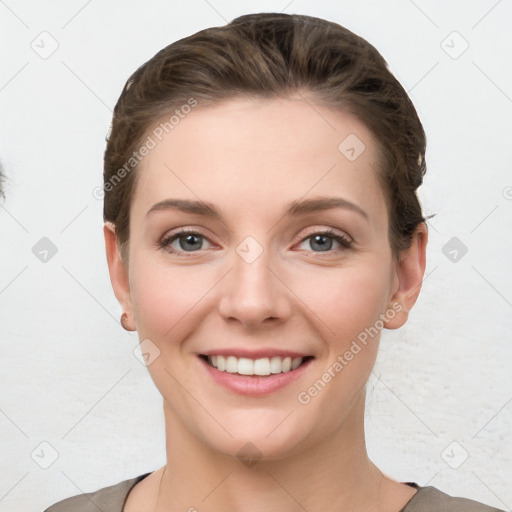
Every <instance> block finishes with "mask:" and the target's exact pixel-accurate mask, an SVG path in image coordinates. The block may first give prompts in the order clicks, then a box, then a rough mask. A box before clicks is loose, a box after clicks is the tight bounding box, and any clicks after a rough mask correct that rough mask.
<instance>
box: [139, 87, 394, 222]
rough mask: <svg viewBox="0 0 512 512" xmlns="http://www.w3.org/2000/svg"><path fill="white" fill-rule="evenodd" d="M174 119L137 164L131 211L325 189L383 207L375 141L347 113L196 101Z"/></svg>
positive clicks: (265, 203)
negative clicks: (174, 200)
mask: <svg viewBox="0 0 512 512" xmlns="http://www.w3.org/2000/svg"><path fill="white" fill-rule="evenodd" d="M177 119H178V118H176V119H174V123H173V124H169V123H168V124H167V125H165V124H160V123H157V124H155V127H152V129H150V130H149V131H148V134H147V136H148V137H150V138H151V139H152V140H153V142H154V148H153V149H151V151H150V152H149V154H148V155H147V156H146V157H145V158H144V159H143V161H142V162H141V164H140V166H139V170H138V172H139V173H140V175H139V178H138V183H137V190H136V192H135V197H134V199H133V201H132V209H133V210H139V209H142V208H145V209H146V210H147V209H148V208H149V207H151V205H152V204H154V203H155V202H157V201H161V200H163V199H166V198H168V197H182V198H190V199H202V200H204V201H208V202H212V203H216V204H219V205H220V206H221V207H224V206H225V205H226V206H227V205H229V204H233V199H238V200H239V201H240V200H243V198H244V197H245V199H247V202H246V205H247V208H249V206H252V207H254V208H255V209H256V210H258V211H261V210H262V209H265V210H266V209H269V208H271V207H272V205H274V204H275V205H278V204H282V203H283V202H289V201H293V200H296V199H298V198H300V197H303V196H305V195H326V193H329V194H331V195H341V196H343V197H345V198H346V199H348V200H351V201H353V202H356V203H358V204H360V205H361V206H363V207H365V209H368V210H370V212H369V213H372V211H373V213H374V214H375V215H379V214H382V213H383V210H382V209H384V210H385V202H384V195H383V192H382V190H381V187H380V181H379V180H378V176H377V172H378V171H377V170H378V166H379V155H378V147H377V144H376V141H375V139H374V137H373V136H372V134H371V133H370V131H369V130H368V129H367V128H366V126H365V125H364V124H363V123H362V122H361V121H359V120H358V119H357V118H355V117H354V116H351V115H349V114H347V113H345V112H342V111H334V110H332V109H330V108H327V107H321V106H318V105H316V104H315V103H313V101H312V100H308V99H306V98H304V97H302V96H296V97H293V98H286V99H234V100H229V101H225V102H223V103H220V104H217V105H215V106H210V107H201V106H200V105H199V106H197V107H196V108H195V109H193V110H192V111H190V112H189V113H188V114H187V115H182V116H181V117H180V118H179V121H178V122H176V120H177ZM168 120H169V117H166V118H163V119H162V121H161V123H165V122H166V121H168ZM162 127H164V128H165V127H166V129H162ZM258 199H259V200H258Z"/></svg>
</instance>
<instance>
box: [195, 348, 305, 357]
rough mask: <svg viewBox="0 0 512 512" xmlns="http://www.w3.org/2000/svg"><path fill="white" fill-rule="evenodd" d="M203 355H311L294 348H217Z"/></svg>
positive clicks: (202, 353)
mask: <svg viewBox="0 0 512 512" xmlns="http://www.w3.org/2000/svg"><path fill="white" fill-rule="evenodd" d="M200 355H204V356H235V357H237V358H240V357H246V358H248V359H263V358H265V357H269V358H270V357H283V358H284V357H291V358H294V357H311V354H306V353H303V352H296V351H294V350H283V349H282V348H260V349H254V350H251V349H247V348H219V349H212V350H207V351H205V352H201V354H200Z"/></svg>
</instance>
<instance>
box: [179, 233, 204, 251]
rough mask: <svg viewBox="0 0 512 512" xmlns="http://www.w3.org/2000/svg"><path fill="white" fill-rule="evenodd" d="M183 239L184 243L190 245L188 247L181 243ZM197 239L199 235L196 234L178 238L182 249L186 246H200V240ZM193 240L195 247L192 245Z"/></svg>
mask: <svg viewBox="0 0 512 512" xmlns="http://www.w3.org/2000/svg"><path fill="white" fill-rule="evenodd" d="M183 239H185V243H186V244H191V245H192V247H190V246H189V247H185V246H184V244H183V243H182V240H183ZM198 240H199V237H197V236H196V235H186V236H184V237H181V238H180V246H181V248H182V249H187V248H188V249H190V248H191V249H198V248H200V246H201V242H198ZM194 241H195V245H196V247H193V246H194Z"/></svg>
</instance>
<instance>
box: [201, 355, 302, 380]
mask: <svg viewBox="0 0 512 512" xmlns="http://www.w3.org/2000/svg"><path fill="white" fill-rule="evenodd" d="M205 357H206V358H207V361H208V364H209V365H210V366H213V367H214V368H217V370H219V371H221V372H227V373H237V374H239V375H258V376H266V375H276V374H278V373H287V372H291V371H293V370H296V369H297V368H298V367H299V366H300V365H301V364H302V363H303V362H304V361H305V360H306V359H308V358H307V357H294V358H292V357H279V356H274V357H263V358H260V359H250V358H248V357H236V356H231V355H228V356H222V355H210V356H205Z"/></svg>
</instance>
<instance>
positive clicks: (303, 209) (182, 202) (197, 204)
mask: <svg viewBox="0 0 512 512" xmlns="http://www.w3.org/2000/svg"><path fill="white" fill-rule="evenodd" d="M332 208H343V209H346V210H351V211H353V212H356V213H358V214H359V215H361V216H362V217H364V218H365V219H367V220H368V214H367V213H366V212H365V211H364V210H363V209H362V208H361V207H360V206H358V205H357V204H355V203H352V202H350V201H347V200H346V199H343V198H341V197H317V198H312V199H302V200H297V201H292V202H291V203H289V204H288V205H286V208H285V212H284V216H299V215H305V214H307V213H312V212H317V211H323V210H330V209H332ZM162 210H177V211H180V212H184V213H193V214H196V215H202V216H203V217H210V218H212V219H216V220H219V221H222V222H224V217H223V215H222V213H221V212H220V210H219V209H218V208H217V207H216V206H215V205H213V204H212V203H208V202H205V201H194V200H190V199H164V200H163V201H160V202H158V203H156V204H154V205H153V206H152V207H151V208H150V209H149V210H148V212H147V213H146V217H147V216H148V215H149V214H150V213H152V212H156V211H162Z"/></svg>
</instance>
